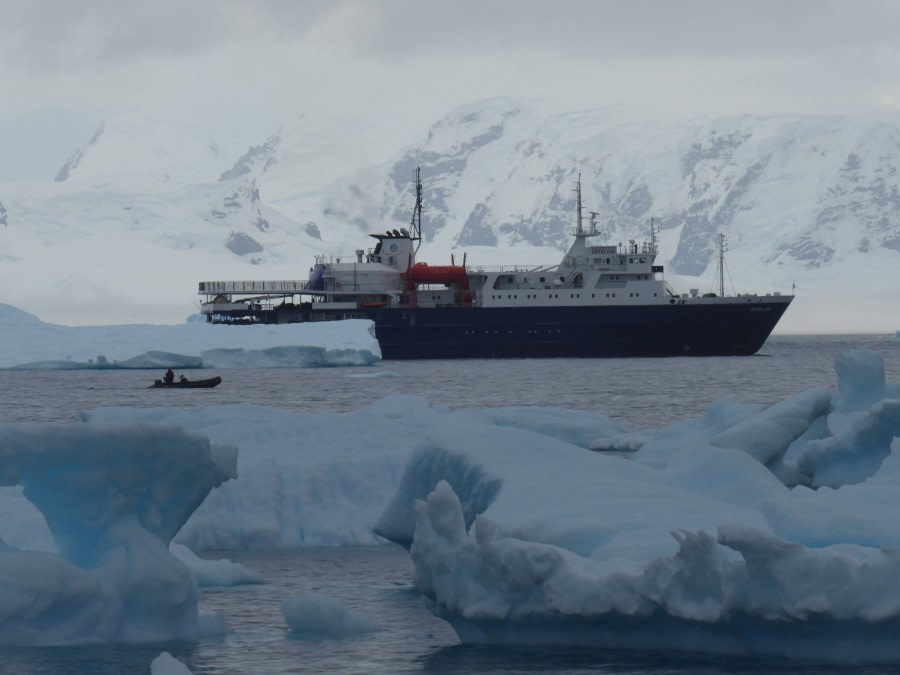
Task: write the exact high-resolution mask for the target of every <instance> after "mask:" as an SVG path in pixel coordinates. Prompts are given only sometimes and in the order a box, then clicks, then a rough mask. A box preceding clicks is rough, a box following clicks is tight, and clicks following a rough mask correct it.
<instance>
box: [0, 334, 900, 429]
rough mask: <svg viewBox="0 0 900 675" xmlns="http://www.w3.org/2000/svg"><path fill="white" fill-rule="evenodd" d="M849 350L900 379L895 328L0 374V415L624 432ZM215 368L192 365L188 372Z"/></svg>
mask: <svg viewBox="0 0 900 675" xmlns="http://www.w3.org/2000/svg"><path fill="white" fill-rule="evenodd" d="M855 347H868V348H870V349H874V350H876V351H878V352H880V353H881V354H882V355H883V357H884V361H885V369H886V371H887V374H888V380H889V381H893V382H900V339H897V338H894V337H893V336H889V337H888V336H866V335H863V336H782V337H773V338H770V339H769V341H768V342H767V343H766V344H765V346H764V347H763V349H762V350H761V351H760V352H759V353H758V354H756V355H755V356H743V357H706V358H689V357H678V358H666V359H515V360H500V359H498V360H490V359H487V360H479V359H472V360H459V361H458V360H447V361H385V362H381V363H379V364H378V365H376V366H372V367H369V368H307V369H283V370H218V371H215V374H219V375H221V376H222V378H223V382H222V384H221V385H219V386H218V387H216V388H215V389H186V390H177V389H148V388H147V386H148V385H149V384H151V383H152V382H153V380H154V379H156V378H159V377H161V376H162V373H161V372H156V371H146V370H135V371H127V370H93V371H92V370H78V371H30V372H29V371H0V422H10V421H50V420H56V421H68V420H71V419H72V418H73V417H74V416H75V415H76V414H77V413H78V412H79V411H81V410H90V409H92V408H96V407H100V406H136V407H157V406H179V407H188V408H189V407H194V406H215V405H223V404H230V403H255V404H259V405H268V406H273V407H276V408H282V409H285V410H300V411H305V412H322V411H338V412H344V411H348V410H356V409H358V408H361V407H363V406H366V405H368V404H370V403H373V402H374V401H377V400H378V399H380V398H383V397H384V396H388V395H390V394H415V395H418V396H423V397H425V398H427V399H428V400H429V401H431V402H433V403H440V404H445V405H448V406H450V407H451V408H483V407H499V406H560V407H564V408H572V409H577V410H590V411H594V412H600V413H603V414H605V415H607V416H608V417H610V418H611V419H613V420H615V421H617V422H620V423H622V424H624V425H625V426H628V427H632V428H646V427H656V426H661V425H664V424H668V423H670V422H673V421H678V420H682V419H687V418H689V417H693V416H696V415H699V414H701V413H702V412H703V411H704V410H705V409H706V407H707V406H708V405H709V404H710V403H713V402H714V401H718V400H720V399H722V398H730V399H732V400H736V401H739V402H741V403H774V402H776V401H779V400H782V399H783V398H785V397H787V396H790V395H792V394H796V393H798V392H800V391H803V390H804V389H808V388H810V387H813V386H817V385H822V384H825V385H833V384H834V383H835V375H834V368H833V363H834V357H835V355H836V354H838V353H840V352H842V351H845V350H847V349H853V348H855ZM201 373H202V375H203V376H207V375H211V374H212V371H191V372H190V373H189V376H190V377H195V378H199V377H201Z"/></svg>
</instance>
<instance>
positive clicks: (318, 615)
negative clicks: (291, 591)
mask: <svg viewBox="0 0 900 675" xmlns="http://www.w3.org/2000/svg"><path fill="white" fill-rule="evenodd" d="M281 612H282V614H284V620H285V621H286V622H287V625H288V626H289V627H290V629H291V632H292V633H294V634H295V635H312V636H316V637H346V636H348V635H359V634H360V633H373V632H375V631H377V630H380V629H379V627H378V625H377V624H376V623H374V622H373V621H372V620H371V619H369V617H367V616H366V615H365V614H363V613H362V612H360V611H358V610H355V609H352V608H350V607H347V606H346V605H345V604H344V603H343V602H341V601H340V600H338V599H336V598H330V597H328V596H325V595H320V594H319V593H302V594H300V595H298V596H295V597H292V598H286V599H285V600H283V601H282V603H281Z"/></svg>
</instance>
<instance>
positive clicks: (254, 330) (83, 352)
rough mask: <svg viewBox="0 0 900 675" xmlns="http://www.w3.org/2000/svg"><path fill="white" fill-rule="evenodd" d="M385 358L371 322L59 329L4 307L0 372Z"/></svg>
mask: <svg viewBox="0 0 900 675" xmlns="http://www.w3.org/2000/svg"><path fill="white" fill-rule="evenodd" d="M380 359H381V349H380V348H379V346H378V341H377V340H376V339H375V334H374V326H373V324H372V322H371V321H363V320H357V319H354V320H348V321H321V322H315V323H298V324H288V325H277V326H267V325H254V326H226V325H216V324H209V323H205V322H202V321H187V322H185V323H183V324H177V325H171V326H154V325H146V324H128V325H120V326H78V327H71V326H59V325H56V324H50V323H44V322H42V321H41V320H40V319H38V318H37V317H35V316H33V315H31V314H27V313H26V312H23V311H21V310H19V309H16V308H15V307H12V306H10V305H3V304H0V368H12V369H18V370H78V369H100V370H107V369H116V368H151V369H160V368H178V369H183V368H314V367H321V366H369V365H372V364H373V363H376V362H377V361H379V360H380Z"/></svg>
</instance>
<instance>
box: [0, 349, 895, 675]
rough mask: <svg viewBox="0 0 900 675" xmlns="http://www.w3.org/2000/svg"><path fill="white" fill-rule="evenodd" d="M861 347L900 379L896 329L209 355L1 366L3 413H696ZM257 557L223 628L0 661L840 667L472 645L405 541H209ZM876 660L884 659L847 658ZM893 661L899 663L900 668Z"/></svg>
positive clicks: (248, 562) (5, 418) (777, 386)
mask: <svg viewBox="0 0 900 675" xmlns="http://www.w3.org/2000/svg"><path fill="white" fill-rule="evenodd" d="M860 346H863V347H868V348H871V349H874V350H876V351H878V352H880V353H881V354H882V355H883V356H884V360H885V367H886V371H887V374H888V380H889V381H891V382H900V340H897V339H895V338H893V337H892V336H891V337H886V336H883V337H877V336H852V337H839V336H831V337H775V338H772V339H770V340H769V342H768V343H767V344H766V346H765V347H764V348H763V350H762V351H761V352H760V354H758V355H756V356H752V357H737V358H675V359H610V360H594V359H561V360H520V361H499V360H498V361H490V360H488V361H477V360H473V361H427V362H384V363H381V364H379V365H377V366H375V367H372V368H340V369H306V370H265V371H219V373H218V374H220V375H222V377H223V384H222V385H220V386H219V387H218V388H216V389H212V390H185V391H178V390H158V389H147V388H146V386H147V385H148V384H150V383H151V382H152V380H153V379H155V378H156V377H159V376H160V374H159V373H155V372H147V371H74V372H58V371H57V372H21V371H3V372H0V422H10V421H26V420H27V421H49V420H57V421H67V420H71V419H73V418H74V416H75V415H76V414H77V413H78V412H79V411H81V410H90V409H92V408H96V407H99V406H139V407H157V406H181V407H188V408H190V407H194V406H215V405H221V404H229V403H255V404H260V405H270V406H275V407H279V408H283V409H287V410H302V411H328V410H334V411H347V410H353V409H357V408H360V407H362V406H365V405H367V404H369V403H372V402H374V401H376V400H378V399H380V398H382V397H384V396H386V395H389V394H416V395H420V396H423V397H425V398H427V399H429V400H430V401H432V402H434V403H440V404H445V405H448V406H451V407H453V408H468V407H473V408H481V407H496V406H520V405H537V406H561V407H565V408H573V409H582V410H591V411H595V412H601V413H604V414H606V415H607V416H609V417H610V418H612V419H614V420H616V421H618V422H620V423H621V424H623V425H625V426H628V427H631V428H645V427H655V426H661V425H664V424H668V423H670V422H673V421H678V420H681V419H686V418H689V417H693V416H696V415H699V414H700V413H702V412H703V411H704V410H705V408H706V407H707V406H708V405H709V404H710V403H712V402H714V401H717V400H719V399H722V398H730V399H733V400H737V401H740V402H745V403H774V402H776V401H779V400H782V399H783V398H785V397H787V396H790V395H792V394H795V393H798V392H800V391H803V390H805V389H808V388H810V387H812V386H817V385H821V384H826V385H833V384H834V383H835V376H834V370H833V360H834V356H835V355H836V354H837V353H839V352H841V351H844V350H846V349H851V348H854V347H860ZM204 555H205V557H211V558H218V557H227V558H230V559H232V560H236V561H238V562H241V563H242V564H244V565H245V566H247V567H249V568H251V569H254V570H256V571H257V572H259V573H260V574H262V575H263V577H264V578H265V579H266V580H267V583H266V584H263V585H255V586H246V587H241V588H236V589H227V590H218V591H207V592H205V593H204V595H203V599H202V601H201V612H202V613H214V612H222V613H223V614H224V616H225V619H226V623H227V625H228V628H229V632H228V634H227V635H226V636H225V637H222V638H218V639H210V640H204V641H201V642H199V643H197V644H161V645H142V646H109V647H107V646H104V647H79V648H54V649H13V648H2V649H0V671H3V672H16V673H132V672H144V673H146V672H149V663H150V661H151V660H152V659H153V658H154V657H155V656H156V655H157V654H159V652H160V651H162V650H163V649H165V650H167V651H169V652H171V653H172V654H173V655H175V656H176V657H177V658H179V659H180V660H181V661H183V662H184V663H186V664H187V665H188V666H189V667H190V668H191V669H192V670H193V671H194V672H196V673H299V672H316V673H318V672H330V673H332V672H333V673H492V674H497V675H510V674H513V673H542V672H555V673H565V674H576V673H578V674H580V673H588V672H591V673H618V674H622V675H636V674H638V673H654V674H657V675H662V674H668V673H678V674H679V675H684V674H687V673H705V674H716V675H718V674H722V673H753V674H759V673H770V672H777V673H798V674H799V673H803V674H807V673H841V672H847V668H846V667H831V666H822V665H810V664H790V663H786V662H783V661H779V660H754V659H733V658H724V657H707V656H697V655H683V654H674V653H635V652H616V651H612V650H591V649H571V648H564V649H522V648H519V649H510V648H486V647H481V648H475V647H466V646H461V645H459V644H458V641H457V639H456V636H455V634H454V633H453V631H452V630H451V629H450V627H449V626H448V625H447V624H446V623H444V622H443V621H441V620H439V619H436V618H435V617H433V616H432V615H431V614H430V613H429V612H428V611H427V610H426V609H425V607H424V605H423V603H422V599H421V597H420V596H419V594H418V593H417V592H416V591H415V589H414V587H413V584H412V573H411V572H412V568H411V563H410V560H409V557H408V555H407V554H406V552H405V551H403V550H401V549H399V548H396V547H393V546H385V547H372V548H341V549H315V550H304V551H273V552H257V551H255V552H241V551H230V552H229V551H226V552H221V553H217V554H204ZM304 591H315V592H318V593H322V594H324V595H328V596H331V597H335V598H338V599H340V600H342V601H344V603H345V604H347V605H348V606H350V607H353V608H354V609H358V610H360V611H362V612H363V613H364V614H366V615H367V616H368V617H369V618H370V619H372V620H373V621H374V622H375V623H376V624H378V625H379V626H380V627H381V628H382V630H381V631H379V632H377V633H372V634H368V635H363V636H360V637H356V638H350V639H303V638H297V637H294V636H292V635H291V634H290V632H289V631H288V629H287V626H286V625H285V622H284V619H283V617H282V614H281V609H280V603H281V601H282V600H283V599H284V598H287V597H291V596H293V595H296V594H298V593H300V592H304ZM854 672H861V673H883V672H888V669H886V668H885V667H870V668H862V669H860V668H855V669H854ZM891 672H900V668H897V669H893V670H892V671H891Z"/></svg>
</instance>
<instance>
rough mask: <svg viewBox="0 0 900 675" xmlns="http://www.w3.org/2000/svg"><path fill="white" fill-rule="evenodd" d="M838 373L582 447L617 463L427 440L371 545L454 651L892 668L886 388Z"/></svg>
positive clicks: (893, 474)
mask: <svg viewBox="0 0 900 675" xmlns="http://www.w3.org/2000/svg"><path fill="white" fill-rule="evenodd" d="M836 370H837V374H838V378H839V386H838V391H837V392H834V393H831V392H829V391H827V390H824V389H819V388H817V389H811V390H809V391H807V392H803V393H801V394H798V395H797V396H795V397H793V398H791V399H788V400H787V401H783V402H781V403H778V404H776V405H773V406H770V407H767V408H760V407H758V406H737V405H734V404H727V403H722V404H717V405H716V406H713V407H712V408H711V409H710V410H709V411H708V412H707V414H706V415H705V416H704V417H703V418H701V419H699V420H692V421H688V422H684V423H681V424H677V425H673V426H672V427H669V428H667V429H661V430H656V431H650V432H644V433H633V434H623V435H620V436H616V435H607V436H605V437H603V438H601V439H597V440H595V441H594V442H593V443H592V444H591V445H592V447H594V448H604V449H620V450H621V449H628V450H629V451H630V452H629V454H628V458H625V457H624V456H622V455H621V454H616V453H597V454H595V455H589V454H588V453H584V452H580V453H579V452H578V450H577V449H576V448H574V447H572V446H569V445H567V444H565V443H562V442H558V443H549V442H542V443H529V442H527V441H526V439H525V438H524V437H518V438H517V437H516V435H515V434H514V433H513V432H511V431H509V430H506V431H504V432H503V433H500V431H499V430H496V429H495V430H493V431H490V430H486V429H459V430H457V431H456V432H453V433H445V432H443V431H437V430H435V431H433V432H432V433H431V434H429V437H428V438H427V439H426V440H424V441H423V442H421V443H420V444H419V445H418V447H417V449H416V450H415V452H414V453H413V455H412V456H411V458H410V460H409V462H408V463H407V466H406V469H405V471H404V477H403V480H402V481H401V484H400V487H399V489H398V490H397V492H396V494H395V496H394V498H393V500H392V502H391V504H390V505H389V506H388V508H387V509H386V510H385V512H384V514H383V515H382V517H381V520H380V521H379V523H378V524H377V530H378V531H379V532H380V533H382V534H383V535H384V536H386V537H388V538H390V539H392V540H394V541H397V542H398V543H401V544H404V545H409V546H410V552H411V554H412V558H413V561H414V563H415V582H416V585H417V587H418V588H419V590H420V591H421V592H422V594H423V595H424V596H425V598H426V599H427V601H428V603H429V606H430V607H431V608H432V611H433V612H434V613H435V614H436V615H438V616H440V617H443V618H445V619H446V620H447V621H449V622H450V623H451V624H452V625H453V627H454V628H455V629H456V631H457V633H458V635H459V636H460V639H461V640H463V642H469V643H503V644H523V645H524V644H567V645H572V644H576V645H586V646H595V647H596V646H603V647H619V648H621V647H624V648H639V649H648V648H654V649H683V650H696V651H704V652H715V653H727V654H766V655H781V656H787V657H791V658H808V659H826V660H839V661H855V660H862V661H880V660H891V661H893V660H898V659H900V643H898V642H897V641H896V634H897V630H898V629H900V548H898V547H900V523H898V521H897V519H896V518H893V517H891V516H890V515H889V514H891V513H894V512H895V511H896V505H897V504H898V503H900V480H898V479H900V476H898V472H900V464H898V460H897V456H898V453H897V452H896V451H897V450H900V447H898V442H897V441H896V438H897V437H898V435H900V389H898V387H897V386H895V385H888V384H886V383H885V381H884V369H883V363H882V362H881V357H880V356H879V355H878V354H875V353H873V352H869V351H864V350H856V351H853V352H850V353H847V354H843V355H841V356H839V357H838V359H837V360H836ZM892 451H894V452H892ZM423 495H425V496H424V497H423ZM411 513H412V514H414V521H412V520H411V518H410V514H411Z"/></svg>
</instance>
